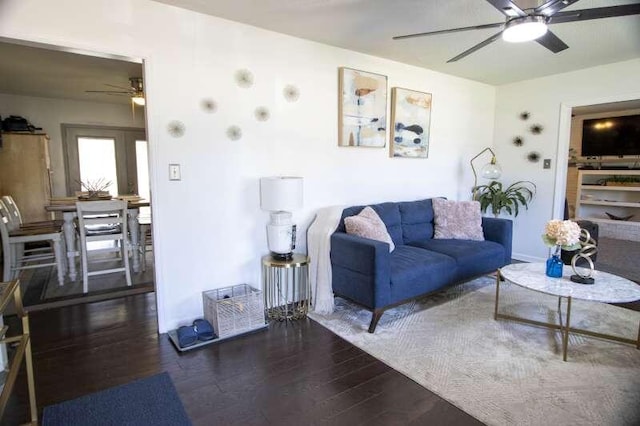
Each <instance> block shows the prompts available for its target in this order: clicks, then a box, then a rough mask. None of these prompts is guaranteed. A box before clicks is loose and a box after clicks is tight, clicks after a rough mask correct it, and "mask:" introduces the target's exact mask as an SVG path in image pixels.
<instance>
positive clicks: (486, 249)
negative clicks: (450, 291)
mask: <svg viewBox="0 0 640 426" xmlns="http://www.w3.org/2000/svg"><path fill="white" fill-rule="evenodd" d="M412 246H415V247H420V248H423V249H427V250H430V251H433V252H436V253H440V254H444V255H447V256H449V257H451V258H453V259H455V261H456V266H455V267H454V269H456V275H455V277H456V280H462V279H466V278H472V277H476V276H478V275H482V274H487V273H490V272H492V271H495V270H496V269H498V268H499V267H501V266H504V259H505V253H504V247H503V246H502V245H501V244H498V243H496V242H493V241H472V240H453V239H449V240H438V239H432V240H424V241H420V242H415V243H413V244H412Z"/></svg>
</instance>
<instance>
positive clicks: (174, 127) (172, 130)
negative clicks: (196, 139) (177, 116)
mask: <svg viewBox="0 0 640 426" xmlns="http://www.w3.org/2000/svg"><path fill="white" fill-rule="evenodd" d="M185 131H186V127H185V126H184V123H183V122H182V121H178V120H173V121H171V122H169V124H168V125H167V132H169V134H170V135H171V136H173V137H174V138H181V137H182V136H183V135H184V132H185Z"/></svg>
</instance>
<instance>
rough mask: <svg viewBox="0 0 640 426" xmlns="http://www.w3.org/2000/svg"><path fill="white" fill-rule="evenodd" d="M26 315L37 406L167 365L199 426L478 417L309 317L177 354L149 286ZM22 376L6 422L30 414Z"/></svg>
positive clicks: (465, 421)
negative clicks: (161, 328)
mask: <svg viewBox="0 0 640 426" xmlns="http://www.w3.org/2000/svg"><path fill="white" fill-rule="evenodd" d="M30 317H31V328H32V338H33V351H34V370H35V377H36V391H37V400H38V406H39V409H40V413H42V408H43V407H44V406H46V405H50V404H54V403H57V402H60V401H65V400H68V399H72V398H76V397H79V396H81V395H85V394H87V393H91V392H95V391H98V390H101V389H105V388H108V387H112V386H115V385H119V384H124V383H127V382H130V381H132V380H135V379H138V378H142V377H146V376H150V375H153V374H156V373H160V372H162V371H167V372H169V374H170V376H171V378H172V379H173V382H174V384H175V386H176V388H177V390H178V393H179V395H180V398H181V399H182V402H183V403H184V406H185V408H186V411H187V413H188V415H189V417H190V418H191V420H192V421H193V423H194V424H196V425H214V424H218V425H231V424H242V425H269V424H278V425H307V424H331V425H334V424H335V425H340V424H344V425H355V424H367V425H405V424H438V425H445V424H446V425H477V424H481V423H480V422H479V421H477V420H476V419H474V418H473V417H471V416H469V415H468V414H466V413H465V412H463V411H461V410H460V409H458V408H457V407H455V406H453V405H451V404H450V403H448V402H446V401H445V400H443V399H442V398H440V397H438V396H436V395H435V394H433V393H432V392H430V391H428V390H427V389H425V388H423V387H422V386H420V385H418V384H416V383H415V382H413V381H412V380H410V379H408V378H406V377H405V376H403V375H402V374H400V373H398V372H396V371H395V370H393V369H391V368H390V367H388V366H387V365H385V364H383V363H382V362H380V361H378V360H377V359H375V358H373V357H372V356H370V355H368V354H367V353H365V352H363V351H361V350H360V349H358V348H356V347H355V346H353V345H351V344H350V343H348V342H347V341H345V340H343V339H342V338H340V337H338V336H336V335H335V334H333V333H331V332H330V331H328V330H326V329H325V328H324V327H322V326H320V325H319V324H317V323H315V322H313V321H311V320H305V321H300V322H294V323H272V324H271V326H270V328H269V330H267V331H261V332H257V333H255V334H251V335H247V336H243V337H240V338H237V339H234V340H231V341H226V342H223V343H220V344H216V345H210V346H207V347H204V348H202V349H196V350H194V351H191V352H186V353H183V354H179V353H178V352H177V351H176V350H175V349H174V348H173V346H172V345H171V343H170V342H169V340H168V338H167V336H166V335H158V334H157V325H156V310H155V299H154V295H153V294H143V295H137V296H131V297H127V298H122V299H117V300H109V301H104V302H97V303H93V304H86V305H77V306H69V307H64V308H59V309H55V310H49V311H41V312H34V313H32V314H31V315H30ZM7 321H8V323H9V324H10V325H14V324H13V323H12V321H11V318H8V319H7ZM23 379H24V377H19V378H18V383H16V391H15V392H14V396H13V398H12V401H11V405H10V406H9V407H8V409H7V412H6V413H5V416H4V418H3V424H17V423H19V422H24V421H26V420H27V408H26V405H25V401H26V386H25V385H24V380H23Z"/></svg>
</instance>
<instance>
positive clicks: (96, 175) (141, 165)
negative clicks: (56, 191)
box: [62, 124, 151, 199]
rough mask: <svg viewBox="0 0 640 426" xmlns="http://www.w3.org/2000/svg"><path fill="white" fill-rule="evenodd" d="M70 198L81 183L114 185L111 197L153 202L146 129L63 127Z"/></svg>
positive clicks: (110, 189)
mask: <svg viewBox="0 0 640 426" xmlns="http://www.w3.org/2000/svg"><path fill="white" fill-rule="evenodd" d="M62 134H63V140H64V151H65V166H66V167H65V170H66V181H67V195H69V196H73V195H75V193H76V191H81V190H83V189H81V185H80V182H86V181H92V182H95V181H96V180H98V179H103V180H104V181H105V182H108V181H110V182H112V184H111V185H110V186H109V188H108V191H109V193H111V194H112V195H125V194H138V195H140V196H141V197H142V198H145V199H150V196H151V194H150V189H149V166H148V164H149V163H148V149H147V148H148V147H147V141H146V135H145V131H144V129H128V128H115V127H91V126H80V125H68V124H63V125H62Z"/></svg>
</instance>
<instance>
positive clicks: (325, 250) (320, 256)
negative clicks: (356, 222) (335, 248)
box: [307, 206, 344, 314]
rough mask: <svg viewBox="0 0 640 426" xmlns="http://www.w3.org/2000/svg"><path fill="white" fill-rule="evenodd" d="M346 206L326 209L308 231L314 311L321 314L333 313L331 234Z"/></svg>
mask: <svg viewBox="0 0 640 426" xmlns="http://www.w3.org/2000/svg"><path fill="white" fill-rule="evenodd" d="M343 210H344V206H331V207H324V208H322V209H320V210H318V213H317V214H316V219H315V220H314V221H313V223H312V224H311V226H309V230H308V231H307V249H308V251H309V257H310V261H311V264H310V267H309V277H310V279H311V295H312V305H311V307H312V309H313V311H314V312H317V313H319V314H330V313H332V312H333V290H332V287H331V258H330V253H331V234H333V232H334V231H335V230H336V228H337V227H338V224H339V223H340V218H341V217H342V211H343Z"/></svg>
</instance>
